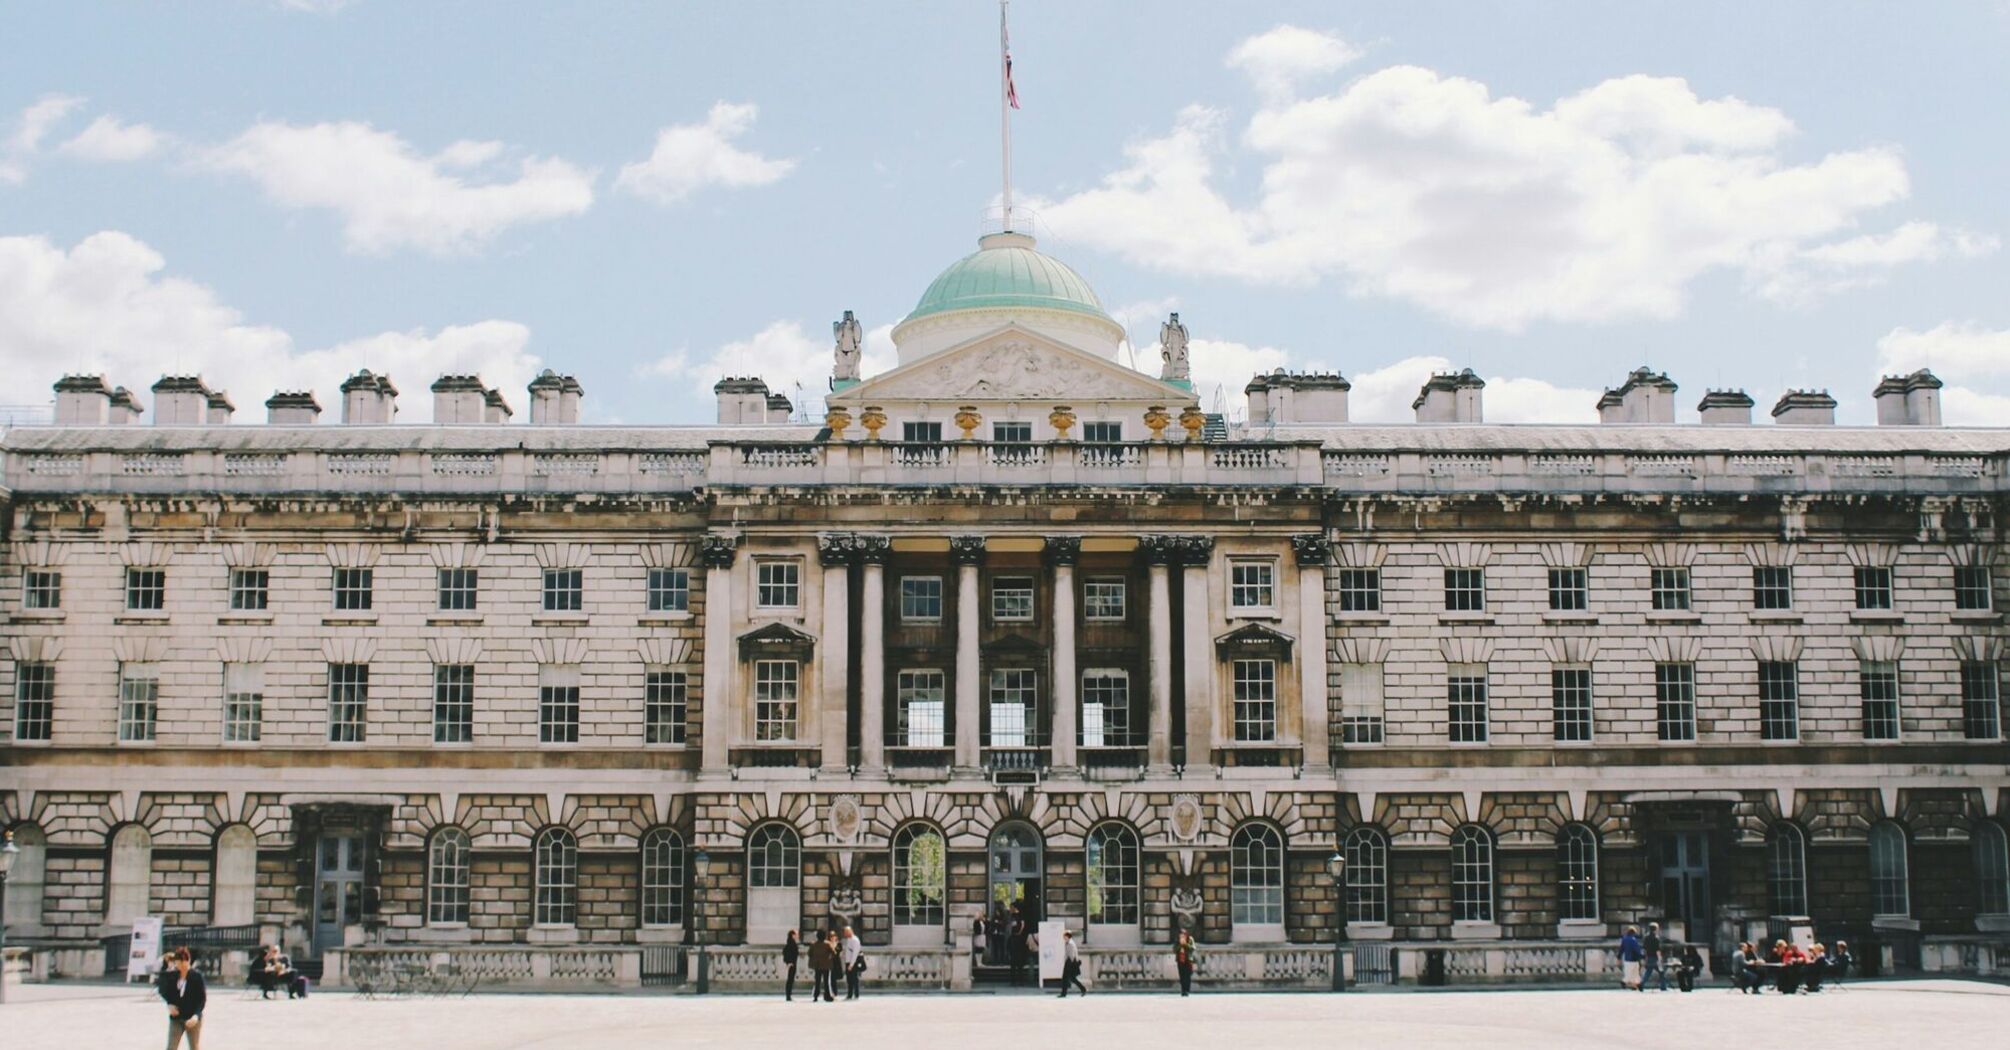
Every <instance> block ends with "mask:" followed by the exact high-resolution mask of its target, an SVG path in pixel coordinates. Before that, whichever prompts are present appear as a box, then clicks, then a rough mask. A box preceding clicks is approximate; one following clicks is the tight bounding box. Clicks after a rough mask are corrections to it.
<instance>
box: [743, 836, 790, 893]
mask: <svg viewBox="0 0 2010 1050" xmlns="http://www.w3.org/2000/svg"><path fill="white" fill-rule="evenodd" d="M801 880H802V844H801V842H800V841H798V840H797V838H796V833H795V832H793V831H790V830H789V829H788V828H785V827H783V826H782V825H780V824H763V825H761V826H760V827H758V828H755V829H754V833H753V834H752V835H750V836H748V837H747V885H748V886H749V887H751V888H753V889H795V888H796V887H797V886H798V885H799V884H800V883H801Z"/></svg>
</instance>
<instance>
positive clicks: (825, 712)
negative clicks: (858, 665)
mask: <svg viewBox="0 0 2010 1050" xmlns="http://www.w3.org/2000/svg"><path fill="white" fill-rule="evenodd" d="M855 547H856V544H855V542H854V541H853V538H852V536H851V535H850V534H848V533H842V532H827V533H824V534H822V535H820V536H818V537H817V561H818V562H819V563H821V564H822V565H823V570H824V577H823V586H824V612H823V638H822V639H821V640H820V641H819V642H818V643H817V649H818V654H819V656H818V666H819V667H821V668H822V669H823V673H822V675H821V681H820V685H819V690H820V691H819V692H818V694H817V718H818V723H817V728H818V735H819V739H820V740H821V746H822V749H823V762H822V764H823V768H824V769H826V770H832V771H835V770H842V769H843V768H844V767H845V760H846V755H845V750H846V735H845V729H846V725H845V722H846V714H847V712H848V711H849V709H850V707H851V690H850V688H849V685H850V682H849V678H850V675H849V674H848V672H849V671H850V670H851V656H850V654H851V645H850V642H851V639H850V632H851V563H852V554H853V551H854V549H855Z"/></svg>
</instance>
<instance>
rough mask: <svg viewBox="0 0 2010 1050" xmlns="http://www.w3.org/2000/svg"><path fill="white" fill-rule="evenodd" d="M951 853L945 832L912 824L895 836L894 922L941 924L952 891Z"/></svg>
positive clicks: (896, 923)
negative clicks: (948, 850) (947, 849)
mask: <svg viewBox="0 0 2010 1050" xmlns="http://www.w3.org/2000/svg"><path fill="white" fill-rule="evenodd" d="M948 864H949V856H948V853H947V851H946V850H945V849H944V848H943V842H942V833H941V832H939V831H937V830H935V829H934V828H931V827H929V826H928V825H926V824H909V825H907V826H906V827H903V828H901V829H900V830H899V831H897V832H895V833H894V835H893V924H894V925H895V926H935V927H940V926H941V925H942V923H943V921H944V919H943V902H944V901H945V900H946V899H947V893H948V877H949V874H948Z"/></svg>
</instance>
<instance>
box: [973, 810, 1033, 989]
mask: <svg viewBox="0 0 2010 1050" xmlns="http://www.w3.org/2000/svg"><path fill="white" fill-rule="evenodd" d="M988 860H989V863H990V871H991V875H990V880H991V881H990V902H991V927H990V930H989V931H987V932H988V933H989V936H988V937H986V938H985V948H984V961H985V962H986V963H989V964H990V965H993V966H1006V965H1009V964H1010V963H1011V952H1010V942H1011V939H1012V937H1011V933H1012V930H1011V927H1012V920H1013V917H1014V916H1013V909H1014V908H1015V907H1016V908H1017V909H1018V918H1019V919H1020V920H1021V921H1023V922H1024V923H1025V924H1026V931H1027V932H1029V933H1030V932H1033V931H1034V930H1035V928H1036V927H1037V926H1038V925H1039V922H1040V918H1041V893H1040V889H1041V887H1040V882H1041V877H1042V875H1043V873H1044V872H1045V871H1046V869H1045V867H1044V866H1043V865H1044V861H1043V859H1042V850H1041V844H1040V833H1039V832H1038V831H1035V830H1034V829H1033V827H1032V825H1030V824H1021V823H1016V822H1015V823H1011V824H1004V825H1001V826H1000V827H999V828H998V830H996V831H994V832H992V833H991V843H990V849H989V854H988Z"/></svg>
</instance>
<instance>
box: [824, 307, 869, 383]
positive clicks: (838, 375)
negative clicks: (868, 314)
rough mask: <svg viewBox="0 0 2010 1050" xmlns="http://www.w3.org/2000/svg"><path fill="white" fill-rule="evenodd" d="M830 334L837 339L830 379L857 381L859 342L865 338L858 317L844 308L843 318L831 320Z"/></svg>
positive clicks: (835, 380)
mask: <svg viewBox="0 0 2010 1050" xmlns="http://www.w3.org/2000/svg"><path fill="white" fill-rule="evenodd" d="M831 335H832V337H834V338H835V339H836V340H837V349H836V354H837V364H836V365H835V366H833V367H832V368H831V380H832V381H833V382H834V383H837V382H845V381H848V380H849V381H854V382H855V381H857V379H858V360H859V344H860V342H862V341H863V340H864V338H865V336H864V334H863V331H862V330H861V328H860V327H859V323H858V318H856V317H853V316H852V315H851V311H850V310H846V311H845V312H844V319H843V320H841V321H832V322H831Z"/></svg>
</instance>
